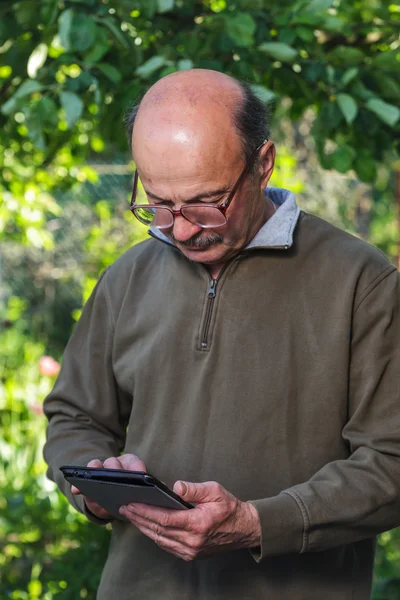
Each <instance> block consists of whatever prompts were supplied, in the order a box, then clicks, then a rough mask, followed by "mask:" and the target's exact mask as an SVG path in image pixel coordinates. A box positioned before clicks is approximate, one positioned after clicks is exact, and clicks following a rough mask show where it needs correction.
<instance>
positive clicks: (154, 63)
mask: <svg viewBox="0 0 400 600" xmlns="http://www.w3.org/2000/svg"><path fill="white" fill-rule="evenodd" d="M165 62H166V60H165V58H164V56H152V57H151V58H149V60H147V61H146V62H145V63H143V65H140V67H138V68H137V69H136V74H137V75H139V77H143V79H147V78H148V77H150V76H151V75H152V74H153V73H154V72H155V71H157V70H158V69H160V68H161V67H162V66H164V65H165Z"/></svg>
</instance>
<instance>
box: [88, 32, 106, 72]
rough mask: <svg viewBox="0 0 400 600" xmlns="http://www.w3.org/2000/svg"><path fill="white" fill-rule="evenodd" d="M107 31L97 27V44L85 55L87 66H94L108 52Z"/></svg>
mask: <svg viewBox="0 0 400 600" xmlns="http://www.w3.org/2000/svg"><path fill="white" fill-rule="evenodd" d="M108 50H109V44H108V36H107V31H106V30H105V29H104V28H103V27H97V35H96V42H95V44H94V46H93V47H92V49H91V50H89V52H88V53H87V54H86V55H85V64H87V65H93V64H95V63H96V62H97V61H98V60H100V59H101V58H103V56H104V55H105V54H106V53H107V52H108Z"/></svg>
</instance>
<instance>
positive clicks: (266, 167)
mask: <svg viewBox="0 0 400 600" xmlns="http://www.w3.org/2000/svg"><path fill="white" fill-rule="evenodd" d="M259 165H260V166H259V172H260V175H261V181H260V186H261V189H262V190H264V189H265V188H266V187H267V185H268V182H269V180H270V178H271V175H272V173H273V171H274V165H275V145H274V143H273V142H271V140H269V141H268V142H267V143H266V144H265V146H263V147H262V148H261V151H260V163H259Z"/></svg>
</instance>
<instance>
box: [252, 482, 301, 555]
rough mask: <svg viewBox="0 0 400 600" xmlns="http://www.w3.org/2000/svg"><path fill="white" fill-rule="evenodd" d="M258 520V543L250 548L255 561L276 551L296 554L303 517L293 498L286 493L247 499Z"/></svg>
mask: <svg viewBox="0 0 400 600" xmlns="http://www.w3.org/2000/svg"><path fill="white" fill-rule="evenodd" d="M249 502H250V503H251V504H252V505H253V506H255V508H256V510H257V512H258V516H259V517H260V523H261V545H260V546H258V547H257V548H251V549H250V554H251V555H252V557H253V558H254V560H255V561H256V562H260V561H262V560H263V559H264V558H267V557H271V556H277V555H279V554H290V553H296V554H299V553H300V552H301V550H302V547H303V535H304V521H303V516H302V513H301V510H300V507H299V506H298V504H297V502H296V500H295V499H294V498H293V497H292V496H291V495H290V494H286V493H281V494H279V495H278V496H273V497H272V498H263V499H261V500H249Z"/></svg>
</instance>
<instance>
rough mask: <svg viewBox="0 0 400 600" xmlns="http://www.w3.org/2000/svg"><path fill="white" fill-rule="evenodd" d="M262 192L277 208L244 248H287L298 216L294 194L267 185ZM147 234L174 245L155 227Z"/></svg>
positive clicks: (289, 245) (298, 211) (298, 210)
mask: <svg viewBox="0 0 400 600" xmlns="http://www.w3.org/2000/svg"><path fill="white" fill-rule="evenodd" d="M264 194H265V197H266V198H269V199H270V200H272V202H273V203H274V204H275V205H276V206H277V210H276V212H275V213H274V214H273V215H272V217H270V218H269V219H268V221H267V222H266V223H264V225H263V226H262V227H261V228H260V229H259V230H258V232H257V233H256V235H255V236H254V238H253V239H252V240H251V241H250V242H249V243H248V244H247V246H246V247H245V250H248V249H250V248H284V249H286V250H287V249H288V248H290V247H291V246H292V244H293V232H294V230H295V227H296V224H297V221H298V219H299V216H300V208H299V207H298V206H297V203H296V198H295V195H294V194H293V192H290V191H289V190H285V189H283V188H275V187H267V188H266V189H265V190H264ZM149 234H150V235H151V236H152V237H155V238H156V239H158V240H161V241H162V242H167V243H168V244H170V245H171V246H173V245H174V244H173V243H172V242H171V241H170V240H169V239H168V238H167V236H165V235H164V234H163V233H162V232H161V231H159V230H158V229H156V228H155V227H151V228H150V229H149Z"/></svg>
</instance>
